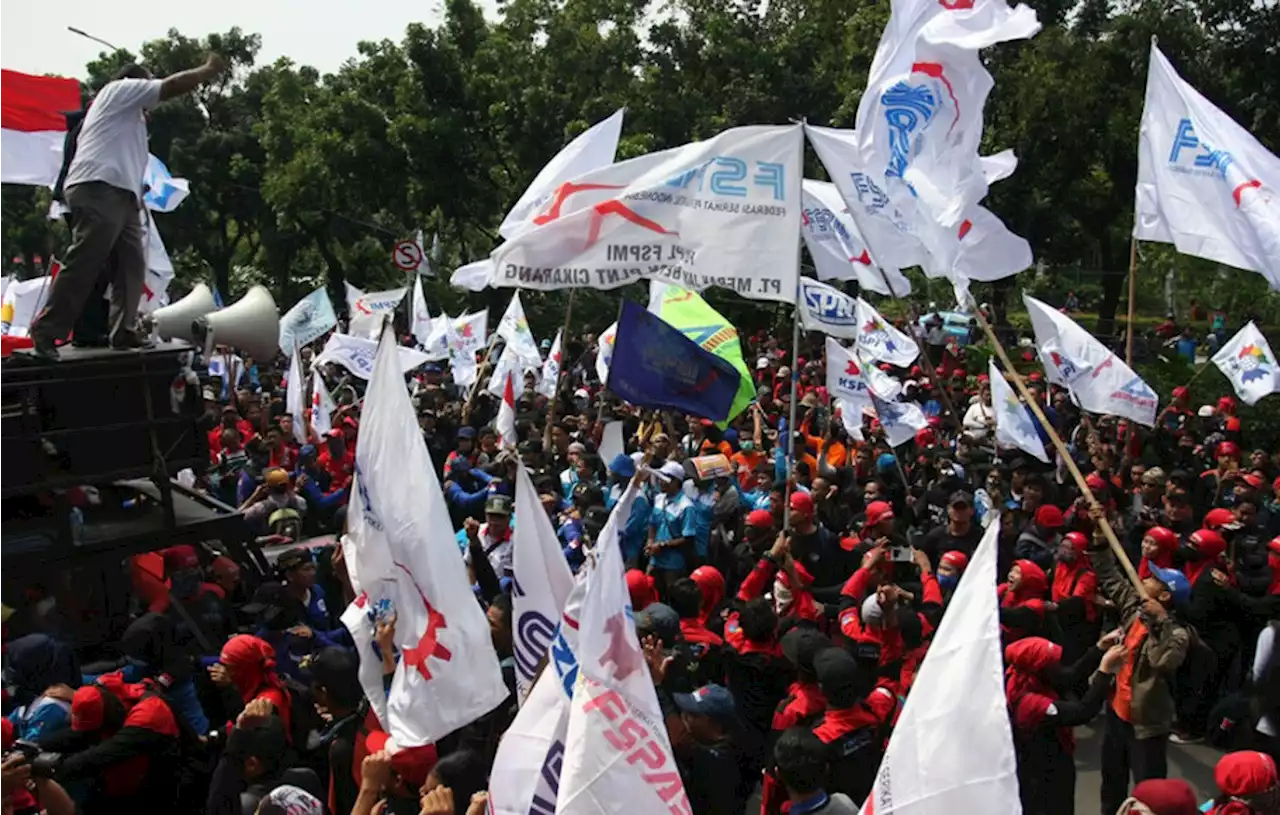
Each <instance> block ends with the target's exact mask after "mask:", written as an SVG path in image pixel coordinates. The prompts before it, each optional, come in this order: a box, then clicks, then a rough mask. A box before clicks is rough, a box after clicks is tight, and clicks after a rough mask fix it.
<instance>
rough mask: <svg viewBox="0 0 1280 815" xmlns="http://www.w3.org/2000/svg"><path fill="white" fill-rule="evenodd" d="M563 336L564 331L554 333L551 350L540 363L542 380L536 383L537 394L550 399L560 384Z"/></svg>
mask: <svg viewBox="0 0 1280 815" xmlns="http://www.w3.org/2000/svg"><path fill="white" fill-rule="evenodd" d="M563 334H564V329H563V328H562V329H560V330H559V331H557V332H556V338H555V341H554V342H552V343H551V350H550V351H549V352H548V353H547V358H546V359H545V360H543V362H542V379H540V380H539V381H538V388H537V390H538V393H540V394H542V395H543V396H545V397H547V398H548V399H550V398H551V395H552V394H554V393H555V392H556V386H557V385H558V384H559V383H560V357H561V351H560V340H561V336H562V335H563Z"/></svg>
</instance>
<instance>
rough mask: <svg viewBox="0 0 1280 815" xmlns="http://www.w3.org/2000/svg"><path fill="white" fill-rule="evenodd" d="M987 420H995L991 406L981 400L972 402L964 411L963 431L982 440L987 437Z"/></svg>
mask: <svg viewBox="0 0 1280 815" xmlns="http://www.w3.org/2000/svg"><path fill="white" fill-rule="evenodd" d="M987 420H991V421H995V414H993V413H992V412H991V408H990V407H988V406H987V405H984V404H982V402H974V403H973V404H972V405H969V409H968V410H966V411H965V413H964V432H965V433H968V434H969V435H970V436H973V437H974V438H975V439H977V440H978V441H982V440H983V439H985V438H986V437H987V429H988V428H987Z"/></svg>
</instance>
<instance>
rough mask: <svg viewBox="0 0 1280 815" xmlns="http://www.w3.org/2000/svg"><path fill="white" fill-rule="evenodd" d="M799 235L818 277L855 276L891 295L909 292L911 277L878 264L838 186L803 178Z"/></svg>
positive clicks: (863, 284) (864, 284)
mask: <svg viewBox="0 0 1280 815" xmlns="http://www.w3.org/2000/svg"><path fill="white" fill-rule="evenodd" d="M800 202H801V204H802V205H803V207H804V209H802V210H801V211H800V226H801V229H802V232H801V235H803V236H804V245H805V247H806V248H807V249H808V250H809V256H810V257H812V258H813V265H814V267H815V269H816V271H817V276H818V279H819V280H857V281H858V287H859V288H862V289H867V290H869V291H873V292H876V293H877V294H884V295H888V296H890V297H906V296H907V295H908V294H911V281H910V280H908V279H907V278H906V277H905V276H904V275H903V274H902V272H901V271H899V270H898V269H895V268H892V267H890V268H885V269H881V268H877V266H876V265H875V264H874V263H872V262H871V253H870V250H869V249H868V248H867V242H866V241H865V240H864V239H863V237H862V235H861V234H860V233H859V231H858V225H857V224H856V223H855V222H854V220H853V216H852V215H851V214H850V212H849V206H848V204H846V203H845V202H844V199H843V198H842V197H841V196H840V190H839V189H838V188H837V187H836V185H835V184H832V183H831V182H829V181H814V180H813V179H809V178H806V179H805V180H804V183H803V185H802V186H801V189H800Z"/></svg>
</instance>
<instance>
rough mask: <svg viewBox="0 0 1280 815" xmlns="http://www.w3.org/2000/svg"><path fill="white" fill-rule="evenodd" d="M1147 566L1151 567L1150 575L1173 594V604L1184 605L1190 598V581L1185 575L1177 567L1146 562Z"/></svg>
mask: <svg viewBox="0 0 1280 815" xmlns="http://www.w3.org/2000/svg"><path fill="white" fill-rule="evenodd" d="M1147 567H1148V568H1149V569H1151V576H1152V577H1154V578H1155V579H1156V580H1159V581H1160V582H1161V583H1163V584H1164V587H1165V588H1166V589H1168V590H1169V593H1170V594H1172V595H1173V604H1174V605H1176V606H1185V605H1186V604H1187V601H1188V600H1190V599H1191V582H1190V581H1188V580H1187V576H1186V575H1185V574H1183V573H1182V572H1180V571H1178V570H1177V569H1163V568H1161V567H1159V566H1156V565H1155V564H1153V563H1150V562H1148V563H1147Z"/></svg>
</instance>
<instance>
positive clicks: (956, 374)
mask: <svg viewBox="0 0 1280 815" xmlns="http://www.w3.org/2000/svg"><path fill="white" fill-rule="evenodd" d="M951 378H952V379H964V378H965V373H964V371H963V370H961V369H960V368H956V369H955V370H954V371H952V372H951Z"/></svg>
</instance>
